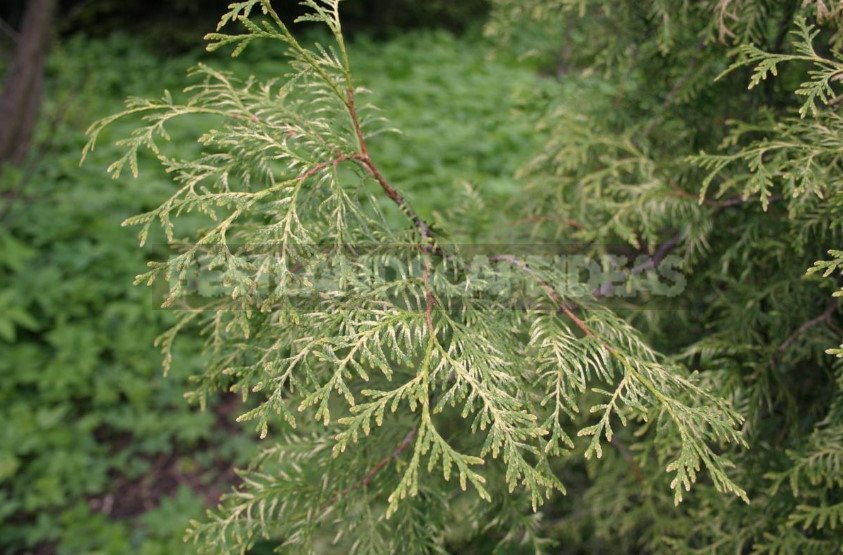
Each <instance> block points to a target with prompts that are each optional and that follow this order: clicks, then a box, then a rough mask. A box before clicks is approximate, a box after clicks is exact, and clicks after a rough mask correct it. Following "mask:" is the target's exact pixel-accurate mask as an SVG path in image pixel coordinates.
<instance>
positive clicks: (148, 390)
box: [0, 32, 571, 554]
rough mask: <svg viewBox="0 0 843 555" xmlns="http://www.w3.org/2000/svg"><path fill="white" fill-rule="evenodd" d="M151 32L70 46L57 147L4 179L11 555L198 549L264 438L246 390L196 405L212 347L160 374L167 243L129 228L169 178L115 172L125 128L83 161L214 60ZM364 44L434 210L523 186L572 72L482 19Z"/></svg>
mask: <svg viewBox="0 0 843 555" xmlns="http://www.w3.org/2000/svg"><path fill="white" fill-rule="evenodd" d="M140 44H141V42H140V40H139V39H130V38H126V37H112V38H110V39H107V40H84V39H73V40H70V41H67V42H65V43H64V44H62V45H60V46H58V47H57V48H55V49H54V51H53V55H52V59H51V63H50V69H49V98H48V101H47V105H46V107H45V112H46V115H45V118H44V125H43V129H42V138H43V139H44V140H45V141H46V143H45V144H46V145H47V148H46V149H45V153H44V154H43V157H41V154H40V153H36V158H39V157H40V159H39V160H38V164H37V167H36V168H35V170H34V171H32V172H30V171H28V170H22V171H17V170H16V171H12V170H7V171H5V172H4V174H3V175H2V176H0V195H2V201H1V202H2V203H0V214H2V215H0V218H2V221H0V376H3V379H2V380H1V381H0V422H2V423H3V425H2V426H0V552H4V553H6V552H8V553H28V552H32V553H52V552H56V553H67V554H71V553H108V554H112V553H142V554H168V553H185V552H187V550H188V548H187V547H185V546H183V544H182V541H181V538H182V534H183V531H184V528H185V526H186V524H187V522H188V520H189V519H190V518H192V517H195V516H197V515H198V514H199V513H200V512H201V510H202V508H203V505H205V504H207V503H211V502H213V500H215V499H216V497H217V496H218V495H219V494H220V493H221V492H223V491H225V490H227V489H228V487H229V486H230V484H231V483H232V482H233V480H234V479H235V478H234V475H233V474H232V472H231V470H230V469H231V467H232V466H235V465H237V464H238V463H242V462H243V461H245V460H246V459H247V458H248V456H249V455H250V453H251V450H252V449H253V447H254V445H255V443H256V440H255V439H254V436H253V434H252V431H251V429H241V428H240V427H239V426H238V425H237V424H234V423H233V418H234V416H235V415H236V414H237V411H236V409H237V408H238V407H237V402H238V401H237V399H235V398H223V399H219V400H217V401H216V402H215V403H213V404H212V406H211V407H209V409H208V410H207V411H205V412H201V411H198V410H197V409H196V408H195V407H190V406H189V405H188V404H187V403H186V401H184V399H183V398H182V394H181V392H182V391H184V390H185V389H186V385H185V382H186V380H187V379H188V377H189V376H190V375H191V373H193V372H195V371H196V370H197V368H199V367H200V366H201V364H202V360H201V358H200V357H199V355H198V354H197V353H198V351H199V346H200V345H199V343H198V342H196V343H190V342H182V343H181V344H180V345H179V347H178V350H179V356H177V357H176V360H175V363H174V366H173V370H172V372H171V373H170V375H169V376H168V377H164V376H162V373H161V363H160V362H161V361H160V356H159V353H158V351H157V350H156V349H155V348H154V347H153V341H154V338H155V336H156V335H157V334H158V333H160V332H161V331H163V330H164V329H165V328H166V324H167V323H168V322H169V321H170V320H171V315H170V314H168V313H167V312H166V311H164V310H161V309H159V308H158V300H157V297H156V292H155V291H150V290H147V289H144V288H136V287H132V279H133V277H134V276H135V275H136V274H138V273H140V272H141V271H142V270H143V269H144V264H145V260H146V259H149V258H153V257H154V255H155V254H156V253H157V254H159V255H161V254H163V252H164V251H163V247H159V246H156V241H155V238H154V237H153V238H152V239H151V240H150V241H149V244H148V246H147V247H146V248H145V250H143V251H141V250H139V249H137V247H136V237H135V232H134V231H133V230H132V229H131V228H122V227H121V226H120V224H121V222H122V221H123V219H124V218H125V217H127V216H129V215H131V214H136V213H139V212H143V211H145V210H148V209H150V208H152V207H154V206H157V205H158V204H159V203H160V202H161V201H162V199H164V198H165V197H166V196H167V191H168V190H169V187H170V185H169V183H168V181H167V179H166V176H165V175H163V174H161V173H155V172H154V171H152V170H150V169H146V170H145V171H144V172H143V173H142V176H141V180H139V181H138V182H132V181H131V180H128V179H124V180H120V181H117V182H114V181H112V180H111V179H109V178H108V175H107V174H106V172H105V171H104V170H103V168H104V167H105V165H106V161H109V160H113V159H114V158H115V157H116V155H115V151H114V150H113V147H112V146H111V145H110V142H111V141H110V139H111V137H112V136H113V135H109V136H104V137H103V140H102V141H101V142H100V145H99V147H98V149H97V150H96V151H95V153H94V159H93V160H92V163H89V164H86V165H85V166H83V167H79V165H78V161H79V152H80V150H81V148H82V145H83V144H84V141H85V138H84V130H85V128H86V127H87V125H88V124H90V122H92V121H93V120H95V119H97V118H98V117H102V116H103V115H106V114H109V113H113V112H114V111H116V110H117V109H118V108H119V107H120V105H121V103H122V101H123V99H124V98H125V97H126V96H127V95H129V94H132V95H137V96H157V95H158V94H159V93H160V91H161V90H162V89H163V88H168V87H169V88H170V89H171V90H173V91H176V90H178V88H179V85H177V83H181V82H183V75H184V71H185V70H186V69H187V68H188V67H189V66H190V65H192V64H193V63H195V62H196V61H197V60H199V59H201V58H202V57H203V56H204V55H203V54H201V53H198V52H197V53H195V54H191V55H187V56H183V57H180V58H177V59H172V60H162V59H158V58H156V57H155V56H153V55H151V54H149V53H148V52H147V51H145V50H144V48H143V47H141V46H140ZM352 53H353V58H354V59H353V63H354V65H355V66H356V68H357V72H358V76H359V78H360V79H361V80H362V82H363V83H365V85H366V86H367V87H369V88H370V89H372V90H373V95H374V96H373V100H374V102H375V104H377V105H379V106H380V107H381V108H382V109H383V110H384V115H385V116H387V117H388V118H389V119H390V120H391V122H392V123H393V124H394V125H395V127H397V128H400V129H402V130H404V134H403V135H397V134H392V135H384V136H382V137H380V138H378V139H377V140H376V141H375V142H374V143H373V145H372V146H373V150H374V156H376V157H377V158H378V160H379V162H380V164H381V166H382V168H383V170H384V171H385V172H387V173H389V174H390V176H391V178H392V179H394V180H395V181H396V182H400V183H402V186H403V188H404V189H405V190H406V191H407V193H408V194H409V195H410V196H411V197H412V198H413V200H414V204H415V205H416V206H417V207H418V208H419V210H420V211H421V212H423V213H425V214H426V215H430V216H431V217H434V218H435V215H436V213H437V212H441V211H444V210H446V209H448V208H449V206H450V204H451V201H452V199H453V197H454V195H455V194H456V192H457V191H458V190H460V188H461V187H462V183H466V182H467V183H471V184H473V185H474V187H476V188H477V189H479V190H480V191H482V192H483V194H484V195H485V196H486V197H487V198H496V197H499V198H503V197H506V196H507V195H508V194H509V193H510V192H512V191H514V190H515V188H516V187H517V185H516V183H515V181H514V179H513V177H512V175H513V173H514V172H515V170H516V168H517V167H518V166H519V165H520V164H522V163H523V162H525V161H526V159H527V158H529V156H530V154H531V153H532V152H535V150H536V147H537V146H538V145H539V144H541V142H542V138H541V136H540V135H539V134H537V133H535V132H534V131H533V125H532V118H531V117H530V114H528V113H524V110H526V109H527V108H526V107H527V106H531V107H532V108H531V109H532V110H539V109H540V108H541V106H542V105H543V104H544V99H545V98H548V97H550V96H551V95H550V94H548V93H549V92H550V88H551V87H559V86H561V85H558V84H553V83H551V82H550V81H543V80H541V79H540V78H538V77H536V75H535V72H534V71H533V69H532V68H530V67H525V66H524V65H523V64H520V63H517V62H505V61H501V60H493V59H491V58H490V57H489V53H488V49H487V47H486V45H485V43H484V42H483V41H482V40H481V39H479V38H477V36H476V35H471V34H469V35H467V36H466V37H464V38H459V39H457V38H454V37H452V36H451V35H448V34H446V33H442V32H426V33H411V34H408V35H404V36H401V37H398V38H395V39H393V40H391V41H390V42H387V43H379V42H373V41H370V40H367V39H365V38H363V37H361V38H358V39H357V40H356V41H355V44H354V45H353V46H352ZM215 58H216V61H215V64H216V65H217V66H219V65H225V64H228V63H229V62H227V61H225V59H224V57H223V56H221V55H220V56H215ZM243 59H245V60H248V63H244V62H243V61H242V60H243ZM244 68H246V69H244ZM236 71H237V72H238V73H244V72H253V73H255V74H258V75H260V76H264V77H265V76H271V75H278V74H280V73H282V72H283V67H281V66H280V65H279V61H278V59H277V58H275V57H274V55H273V53H272V52H271V51H268V50H264V51H253V52H250V53H248V54H247V55H246V56H245V57H244V58H241V61H240V63H239V64H238V66H237V69H236ZM568 86H571V85H568ZM554 94H558V93H554ZM173 129H174V132H173V137H172V139H173V148H174V149H176V150H175V152H178V151H179V150H180V149H194V148H196V145H195V143H192V142H190V141H185V140H184V139H185V138H186V137H195V136H196V130H195V129H191V128H190V127H186V126H184V125H183V126H182V127H178V126H176V127H174V128H173ZM119 132H120V129H119V128H118V129H116V130H113V131H112V133H114V134H115V135H116V134H118V133H119ZM151 167H152V165H147V166H146V168H151ZM7 207H8V208H7ZM159 249H160V250H161V252H158V250H159Z"/></svg>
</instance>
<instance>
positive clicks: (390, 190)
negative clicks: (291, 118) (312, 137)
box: [345, 88, 438, 334]
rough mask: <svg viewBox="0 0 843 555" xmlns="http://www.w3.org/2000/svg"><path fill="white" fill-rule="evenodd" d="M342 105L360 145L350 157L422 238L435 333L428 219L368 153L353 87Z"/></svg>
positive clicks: (428, 318) (427, 313)
mask: <svg viewBox="0 0 843 555" xmlns="http://www.w3.org/2000/svg"><path fill="white" fill-rule="evenodd" d="M345 106H346V109H347V110H348V115H349V116H350V117H351V123H352V126H353V127H354V134H355V135H356V137H357V144H358V147H359V152H358V153H357V155H355V156H353V157H349V158H350V159H354V160H356V161H358V162H359V163H360V165H361V166H362V167H363V168H365V169H366V170H367V171H368V172H369V174H370V175H371V176H372V178H374V180H375V181H377V182H378V184H379V185H380V186H381V189H383V191H384V193H386V196H388V197H389V198H390V199H391V200H392V202H394V203H395V204H396V205H397V206H398V208H400V209H401V211H402V212H403V213H404V215H405V216H407V218H409V220H410V221H411V222H412V223H413V226H414V227H415V228H416V231H417V232H418V234H419V236H420V237H421V239H422V245H421V252H422V257H423V264H424V269H423V270H422V283H423V284H424V299H425V310H424V320H425V324H426V325H427V329H428V331H429V332H430V333H431V334H435V333H436V328H435V326H434V325H433V306H434V304H435V303H436V301H435V298H434V296H433V289H432V287H431V285H430V275H431V267H430V255H431V254H432V253H434V252H438V249H436V248H435V246H434V243H433V233H432V232H431V229H430V225H428V223H427V222H426V221H424V219H422V217H421V216H419V215H418V213H417V212H416V211H415V210H414V209H413V207H412V206H411V205H410V203H409V202H407V199H406V198H404V195H402V194H401V193H400V192H399V191H398V189H396V188H395V187H393V186H392V184H391V183H390V182H389V181H388V180H387V179H386V177H384V175H383V173H381V171H380V169H379V168H378V167H377V165H375V163H374V162H373V161H372V157H371V155H370V154H369V147H368V145H367V144H366V138H365V136H364V135H363V127H362V126H361V124H360V116H359V115H358V114H357V107H356V104H355V99H354V89H352V88H348V89H347V90H346V102H345Z"/></svg>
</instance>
